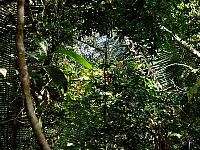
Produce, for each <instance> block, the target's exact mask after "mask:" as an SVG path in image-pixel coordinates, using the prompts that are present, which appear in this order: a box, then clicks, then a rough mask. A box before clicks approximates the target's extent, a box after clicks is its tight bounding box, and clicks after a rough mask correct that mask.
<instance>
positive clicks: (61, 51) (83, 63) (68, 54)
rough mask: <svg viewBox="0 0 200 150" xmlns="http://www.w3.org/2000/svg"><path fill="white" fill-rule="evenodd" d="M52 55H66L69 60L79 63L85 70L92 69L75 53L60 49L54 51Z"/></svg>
mask: <svg viewBox="0 0 200 150" xmlns="http://www.w3.org/2000/svg"><path fill="white" fill-rule="evenodd" d="M54 53H60V54H66V55H67V56H69V57H70V58H71V59H73V60H74V61H76V62H78V63H80V64H81V65H83V66H85V67H86V68H88V69H92V65H91V64H90V63H89V62H87V61H86V60H85V59H84V58H83V57H81V56H80V55H79V54H77V53H76V52H73V51H71V50H67V49H64V48H62V49H59V50H57V51H55V52H54Z"/></svg>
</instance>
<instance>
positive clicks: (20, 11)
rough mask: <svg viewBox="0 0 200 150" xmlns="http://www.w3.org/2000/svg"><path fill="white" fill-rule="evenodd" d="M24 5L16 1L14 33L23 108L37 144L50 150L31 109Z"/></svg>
mask: <svg viewBox="0 0 200 150" xmlns="http://www.w3.org/2000/svg"><path fill="white" fill-rule="evenodd" d="M24 4H25V0H18V1H17V32H16V46H17V51H18V52H17V53H18V65H19V66H18V67H19V73H20V79H21V83H22V90H23V93H24V96H25V106H26V111H27V115H28V118H29V120H30V123H31V126H32V129H33V132H34V134H35V136H36V139H37V141H38V144H39V145H40V147H41V149H42V150H50V147H49V145H48V143H47V141H46V139H45V136H44V134H43V133H42V129H41V126H40V124H39V121H38V119H37V117H36V114H35V112H34V107H33V101H32V96H31V92H30V83H29V74H28V69H27V66H26V61H25V48H24V33H23V32H24Z"/></svg>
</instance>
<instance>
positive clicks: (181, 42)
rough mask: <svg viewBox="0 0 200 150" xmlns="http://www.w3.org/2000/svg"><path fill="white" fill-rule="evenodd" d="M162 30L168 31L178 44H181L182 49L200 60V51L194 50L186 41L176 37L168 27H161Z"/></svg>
mask: <svg viewBox="0 0 200 150" xmlns="http://www.w3.org/2000/svg"><path fill="white" fill-rule="evenodd" d="M161 29H162V30H163V31H167V32H168V33H170V34H171V35H172V36H173V38H174V39H175V41H176V43H177V44H179V45H180V46H181V47H183V48H185V49H187V50H189V51H190V52H192V53H193V54H194V55H196V56H197V57H198V58H200V53H199V51H197V50H196V49H194V48H193V47H192V46H191V45H189V44H188V43H187V42H186V41H183V40H181V38H180V37H178V35H175V34H173V33H172V31H170V30H168V29H167V28H166V27H164V26H161Z"/></svg>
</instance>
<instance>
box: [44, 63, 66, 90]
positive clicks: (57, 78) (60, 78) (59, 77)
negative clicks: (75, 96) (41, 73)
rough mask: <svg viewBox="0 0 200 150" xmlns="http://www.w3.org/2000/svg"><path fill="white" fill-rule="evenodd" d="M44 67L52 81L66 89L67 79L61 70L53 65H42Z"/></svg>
mask: <svg viewBox="0 0 200 150" xmlns="http://www.w3.org/2000/svg"><path fill="white" fill-rule="evenodd" d="M44 69H45V70H46V71H47V73H48V74H49V75H50V76H51V78H52V81H53V82H54V83H55V84H57V85H58V86H61V87H62V88H63V89H64V90H65V91H66V90H67V83H68V81H67V79H66V77H65V75H64V73H63V72H62V71H61V70H59V69H58V68H56V67H55V66H46V67H44Z"/></svg>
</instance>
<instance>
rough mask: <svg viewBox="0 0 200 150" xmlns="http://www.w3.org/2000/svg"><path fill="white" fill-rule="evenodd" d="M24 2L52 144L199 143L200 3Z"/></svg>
mask: <svg viewBox="0 0 200 150" xmlns="http://www.w3.org/2000/svg"><path fill="white" fill-rule="evenodd" d="M14 3H15V2H12V3H11V4H14ZM26 8H27V10H26V16H27V17H26V20H27V22H26V28H25V31H26V34H25V37H26V38H25V44H26V45H25V47H26V54H27V62H28V69H29V73H30V80H31V93H32V97H33V99H34V105H35V109H36V114H37V116H38V118H39V119H40V121H41V123H42V126H43V129H44V131H45V134H46V136H47V139H48V142H49V144H50V145H51V146H52V148H53V149H66V148H68V149H127V150H129V149H130V150H134V149H135V150H140V149H156V150H161V149H162V150H170V149H180V150H183V149H200V144H199V143H200V136H199V135H200V129H199V123H200V122H199V120H200V118H199V116H200V115H199V114H200V111H199V110H200V108H199V107H200V105H199V96H200V95H199V94H200V93H199V86H200V80H199V58H200V55H198V54H196V53H195V52H194V51H192V50H193V49H194V50H197V52H198V49H199V46H200V45H199V42H200V35H199V30H200V29H199V28H200V21H199V20H200V9H199V1H198V0H191V1H187V0H185V1H181V0H170V1H164V0H159V1H157V0H129V1H127V0H105V1H104V0H54V1H52V0H49V1H44V0H43V1H31V0H29V1H27V4H26ZM177 37H178V38H179V39H180V41H179V40H177V39H178V38H177ZM181 41H184V42H183V43H181ZM191 48H193V49H191ZM0 72H1V70H0ZM31 140H32V139H31ZM33 147H34V146H33ZM36 148H37V146H35V149H36Z"/></svg>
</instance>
